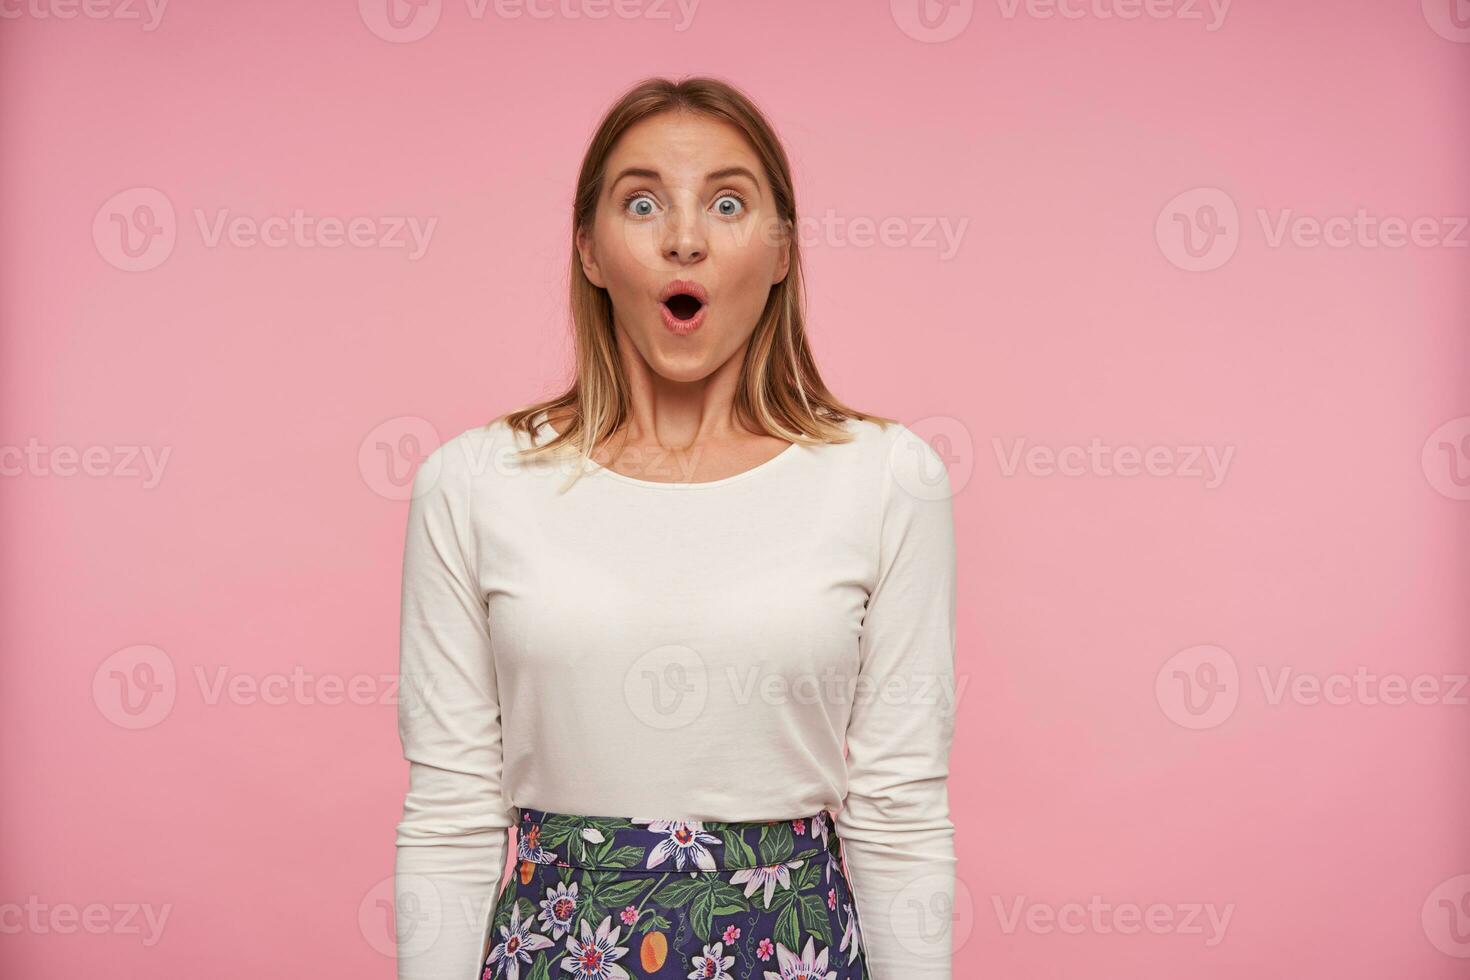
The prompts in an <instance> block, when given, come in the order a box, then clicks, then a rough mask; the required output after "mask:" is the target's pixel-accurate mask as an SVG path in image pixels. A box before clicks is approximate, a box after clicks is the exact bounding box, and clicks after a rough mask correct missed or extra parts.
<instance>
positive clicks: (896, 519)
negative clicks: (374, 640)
mask: <svg viewBox="0 0 1470 980" xmlns="http://www.w3.org/2000/svg"><path fill="white" fill-rule="evenodd" d="M796 227H797V214H796V204H795V199H794V196H793V191H792V180H791V172H790V169H789V167H788V164H787V160H786V155H785V152H784V151H783V149H782V147H781V145H780V143H779V142H778V140H777V138H776V136H775V134H774V133H773V132H772V130H771V127H770V126H769V124H768V123H767V122H766V120H765V119H764V118H763V117H762V115H761V114H760V112H759V111H758V110H757V109H756V107H755V106H754V105H752V104H751V102H750V101H749V100H748V99H747V98H746V97H745V96H743V95H742V94H741V93H739V92H738V91H736V90H735V89H733V88H731V87H730V86H728V85H726V84H724V83H721V82H718V81H714V80H710V79H704V78H695V79H689V80H685V81H683V82H681V83H677V84H676V83H673V82H670V81H666V80H662V79H654V80H650V81H647V82H644V83H642V84H640V85H638V86H637V87H635V88H634V89H632V90H631V91H630V92H628V93H627V94H626V95H625V96H624V97H623V98H622V99H621V100H620V101H618V102H617V103H616V105H614V106H613V108H612V109H610V110H609V112H608V113H607V115H606V117H605V118H604V119H603V120H602V123H601V125H600V126H599V128H598V129H597V132H596V134H595V135H594V136H593V139H592V142H591V144H590V146H589V148H588V150H587V153H586V158H585V159H584V161H583V163H582V169H581V174H580V176H579V178H578V183H577V192H576V199H575V203H574V209H573V232H574V242H573V250H572V253H571V254H572V263H571V268H572V284H571V310H572V319H573V322H574V329H575V335H576V374H575V378H574V379H573V381H572V383H571V385H570V387H569V388H568V389H567V390H566V391H565V392H564V393H563V394H561V395H560V396H559V397H557V398H555V399H553V400H551V401H548V402H544V403H539V404H535V405H531V406H529V407H527V408H525V409H523V410H521V411H517V412H513V413H510V414H509V415H506V416H503V417H500V418H497V419H495V420H494V421H492V422H491V423H489V424H487V425H484V426H479V427H476V428H472V429H469V430H467V431H465V432H463V433H461V434H459V435H458V436H456V437H454V438H452V439H450V440H448V441H447V442H446V443H444V444H443V445H442V446H441V447H439V449H437V450H436V451H435V452H434V453H433V454H432V455H431V456H430V457H429V458H428V459H427V460H426V461H425V462H424V463H423V465H422V466H421V467H420V469H419V472H418V474H417V476H416V478H415V485H414V490H413V500H412V504H411V507H410V513H409V520H408V534H407V542H406V546H405V554H404V565H403V609H402V636H401V656H402V688H401V689H402V692H403V699H402V701H401V709H400V734H401V737H402V740H403V747H404V755H405V757H406V758H407V759H408V761H409V763H410V786H409V790H408V794H407V799H406V801H405V803H404V808H403V819H402V822H401V823H400V824H399V825H398V828H397V845H398V850H397V854H398V857H397V912H398V922H399V927H398V930H399V934H398V940H399V953H398V955H399V960H398V976H399V978H400V980H471V978H475V977H484V978H499V977H509V978H511V980H547V978H560V980H567V978H573V980H606V978H628V977H660V978H684V977H689V978H707V980H715V978H730V980H767V978H775V980H797V978H801V980H807V978H810V980H938V978H946V980H947V978H948V977H949V976H950V962H949V951H950V916H949V910H950V909H951V908H952V905H953V894H954V864H955V857H954V826H953V824H952V823H951V821H950V816H949V802H948V793H947V787H946V782H945V780H946V778H947V776H948V771H949V769H948V754H949V747H950V741H951V737H952V733H953V718H954V715H953V705H954V699H953V691H954V684H953V679H954V624H955V606H954V603H955V580H954V569H955V556H954V533H953V525H952V520H951V513H950V501H949V492H948V491H949V483H948V480H947V476H946V474H945V470H944V467H943V465H942V462H941V461H940V459H939V457H938V455H937V454H936V453H935V452H934V450H933V449H932V448H931V447H930V446H929V445H928V444H927V443H926V442H924V441H923V440H922V439H920V438H919V437H918V436H917V435H915V434H914V433H913V432H911V431H910V430H908V429H907V428H906V427H904V426H903V425H901V424H899V423H898V422H896V421H894V420H891V419H886V418H882V417H878V416H872V415H868V414H865V413H863V412H859V411H856V410H854V409H851V408H848V407H847V406H845V405H843V404H841V403H840V402H838V401H837V399H836V398H835V397H834V396H833V395H832V394H831V393H830V392H829V391H828V390H827V388H826V386H825V385H824V384H823V383H822V380H821V377H820V376H819V374H818V372H817V368H816V365H815V363H814V362H813V360H812V356H811V351H810V349H809V348H808V346H807V340H806V336H805V331H804V326H803V314H802V306H801V302H800V299H801V281H802V280H801V261H800V255H799V251H798V247H797V246H798V242H797V236H796ZM875 353H876V352H875ZM844 744H845V746H846V756H845V757H844ZM512 827H513V828H515V830H516V852H517V853H516V857H517V859H518V860H517V863H516V870H515V871H514V873H513V874H512V875H511V876H510V878H509V879H508V881H507V882H506V883H505V884H504V885H503V886H502V885H501V877H502V869H503V866H504V864H505V858H506V846H507V833H506V832H507V830H508V829H510V828H512Z"/></svg>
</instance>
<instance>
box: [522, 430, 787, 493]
mask: <svg viewBox="0 0 1470 980" xmlns="http://www.w3.org/2000/svg"><path fill="white" fill-rule="evenodd" d="M541 424H542V425H544V426H545V427H546V428H547V429H549V430H550V431H551V433H552V435H553V436H559V435H561V433H560V431H558V430H557V428H556V426H554V425H552V424H551V419H550V418H548V417H543V418H542V420H541ZM800 448H801V443H799V442H793V443H791V444H790V445H789V446H787V447H786V448H785V449H783V450H781V451H780V452H779V453H777V454H776V455H774V456H772V457H771V458H770V459H768V460H766V461H765V462H764V463H757V464H755V465H754V466H752V467H751V468H750V469H748V470H741V471H740V472H739V473H732V474H731V475H729V476H726V477H721V478H720V479H718V480H705V481H703V482H701V483H684V482H672V481H669V482H665V481H663V480H640V479H639V478H638V477H636V476H628V475H627V474H626V473H619V472H618V471H617V470H610V469H608V468H607V467H606V466H603V465H602V464H601V463H599V462H598V461H597V460H595V459H591V458H589V459H588V460H587V463H588V465H589V466H591V467H592V472H593V473H596V474H601V475H603V476H608V477H611V478H612V479H614V480H617V481H618V482H619V483H628V484H631V485H633V486H635V487H652V488H653V489H655V490H705V489H713V488H714V487H723V486H725V485H727V484H730V483H735V482H737V481H739V480H744V479H746V478H747V477H751V476H754V475H755V474H757V473H760V472H762V471H764V470H768V469H770V468H772V467H774V466H775V465H776V464H777V463H779V462H781V460H783V459H786V458H787V457H788V456H793V455H795V454H796V450H798V449H800Z"/></svg>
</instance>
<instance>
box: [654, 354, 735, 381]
mask: <svg viewBox="0 0 1470 980" xmlns="http://www.w3.org/2000/svg"><path fill="white" fill-rule="evenodd" d="M649 367H651V368H653V371H654V373H655V374H657V375H658V376H659V377H661V378H664V379H665V380H668V381H677V382H680V383H684V384H687V383H688V382H691V381H703V380H704V379H705V378H707V377H709V376H710V375H711V374H713V373H714V370H715V368H717V367H719V365H718V364H716V363H715V362H714V359H713V358H711V357H708V356H707V355H706V354H705V353H704V352H702V351H701V352H699V353H695V352H693V351H685V352H682V353H669V352H665V351H659V352H658V355H657V356H656V357H655V358H654V359H653V361H652V362H650V364H649Z"/></svg>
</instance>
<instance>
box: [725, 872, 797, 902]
mask: <svg viewBox="0 0 1470 980" xmlns="http://www.w3.org/2000/svg"><path fill="white" fill-rule="evenodd" d="M805 863H806V862H805V861H786V862H784V863H782V864H767V865H762V866H761V867H759V868H742V869H740V870H739V871H737V872H735V873H734V874H732V875H731V876H730V884H732V885H739V884H744V885H745V897H746V898H749V897H750V896H751V895H754V894H755V891H756V889H757V888H760V887H761V886H763V885H764V886H765V889H766V894H765V907H766V908H770V907H771V896H772V895H774V894H776V886H777V885H780V886H781V887H782V888H790V887H791V869H792V868H799V867H801V866H802V865H803V864H805Z"/></svg>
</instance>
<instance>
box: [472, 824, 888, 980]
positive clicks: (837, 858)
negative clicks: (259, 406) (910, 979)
mask: <svg viewBox="0 0 1470 980" xmlns="http://www.w3.org/2000/svg"><path fill="white" fill-rule="evenodd" d="M520 815H521V820H520V824H519V826H518V828H517V833H516V852H517V858H518V859H519V863H518V865H517V867H516V870H515V872H514V873H513V874H512V875H511V877H510V880H509V881H508V882H506V883H505V884H503V885H502V886H501V889H500V892H499V895H498V896H497V898H496V901H495V909H494V913H493V916H492V918H491V924H490V944H489V951H488V954H487V956H486V959H485V964H484V969H483V971H482V974H481V980H500V978H509V980H628V978H660V980H662V978H667V980H674V978H678V980H685V978H698V980H792V978H801V980H807V978H810V980H868V976H869V975H868V967H867V958H866V956H865V955H864V952H863V943H862V931H861V929H860V928H859V916H858V911H857V908H856V903H855V901H854V899H853V894H852V888H851V887H850V884H849V882H848V878H847V873H846V871H845V869H844V866H843V861H842V842H841V841H840V840H839V839H838V837H837V832H836V829H835V826H834V824H833V821H832V815H831V814H830V813H829V812H828V811H827V810H822V811H821V812H819V813H817V814H816V815H814V816H811V817H804V818H800V819H796V820H773V821H769V822H766V821H759V822H744V823H716V822H711V821H702V822H701V821H679V820H641V819H633V818H627V817H604V816H579V815H575V814H568V813H549V812H547V811H544V810H533V809H529V808H526V807H521V808H520Z"/></svg>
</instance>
